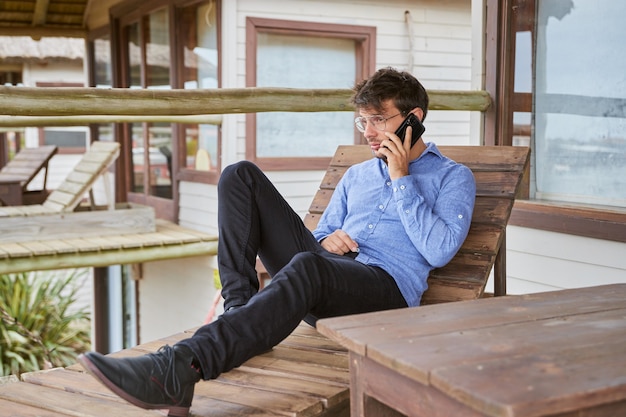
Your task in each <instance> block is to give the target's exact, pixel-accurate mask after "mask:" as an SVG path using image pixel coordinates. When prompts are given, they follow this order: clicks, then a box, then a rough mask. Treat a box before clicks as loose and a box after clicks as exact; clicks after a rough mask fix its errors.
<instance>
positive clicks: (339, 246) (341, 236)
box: [321, 229, 359, 255]
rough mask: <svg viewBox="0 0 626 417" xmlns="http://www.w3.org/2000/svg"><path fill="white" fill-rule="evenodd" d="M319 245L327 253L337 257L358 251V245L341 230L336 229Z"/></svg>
mask: <svg viewBox="0 0 626 417" xmlns="http://www.w3.org/2000/svg"><path fill="white" fill-rule="evenodd" d="M321 245H322V247H323V248H324V249H326V250H327V251H328V252H332V253H336V254H337V255H343V254H345V253H348V252H358V250H359V245H358V244H357V243H356V242H355V241H354V240H352V238H351V237H350V236H348V234H347V233H346V232H344V231H343V230H341V229H337V230H335V231H334V232H332V233H331V234H330V235H328V236H327V237H326V238H325V239H324V240H322V243H321Z"/></svg>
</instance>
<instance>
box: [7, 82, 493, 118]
mask: <svg viewBox="0 0 626 417" xmlns="http://www.w3.org/2000/svg"><path fill="white" fill-rule="evenodd" d="M351 95H352V91H351V90H350V89H313V90H311V89H293V88H262V87H250V88H230V89H226V88H220V89H204V90H180V89H178V90H148V89H141V90H135V89H128V88H110V89H104V88H63V87H56V88H55V87H48V88H40V87H8V86H2V87H0V108H1V109H2V112H3V113H4V114H5V115H13V116H78V115H113V116H117V115H135V116H139V115H160V116H172V115H199V114H224V113H258V112H272V111H289V112H324V111H354V107H353V106H352V105H351V104H350V96H351ZM429 95H430V103H431V105H430V109H432V110H473V111H485V110H486V109H487V108H488V107H489V106H490V104H491V99H490V97H489V94H488V93H487V92H485V91H429Z"/></svg>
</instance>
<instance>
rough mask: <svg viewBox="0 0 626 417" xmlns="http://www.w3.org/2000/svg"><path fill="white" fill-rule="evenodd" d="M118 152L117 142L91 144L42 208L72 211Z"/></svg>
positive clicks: (118, 145)
mask: <svg viewBox="0 0 626 417" xmlns="http://www.w3.org/2000/svg"><path fill="white" fill-rule="evenodd" d="M119 152H120V144H119V143H117V142H100V141H97V142H94V143H92V144H91V147H90V148H89V150H88V151H87V152H85V154H84V155H83V157H82V158H81V160H80V161H79V163H78V164H77V165H76V167H75V168H74V170H73V171H72V172H71V173H70V174H69V175H68V176H67V178H66V179H65V181H63V183H62V184H61V185H59V187H58V188H57V189H56V190H54V191H53V192H52V193H50V195H49V196H48V198H47V199H46V201H44V203H43V206H44V207H48V208H51V209H53V210H55V211H65V212H70V211H73V210H74V209H75V208H76V206H78V204H80V202H81V200H82V198H83V196H84V195H85V193H86V192H87V191H89V190H90V189H91V187H92V186H93V184H94V183H95V182H96V180H97V179H98V178H99V177H100V175H101V174H103V173H104V172H105V171H106V170H107V169H108V167H109V165H111V164H112V163H113V161H115V159H116V158H117V157H118V155H119Z"/></svg>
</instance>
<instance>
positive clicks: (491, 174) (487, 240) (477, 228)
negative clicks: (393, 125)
mask: <svg viewBox="0 0 626 417" xmlns="http://www.w3.org/2000/svg"><path fill="white" fill-rule="evenodd" d="M439 149H440V150H441V152H442V153H443V154H444V155H446V156H448V157H450V158H452V159H453V160H455V161H457V162H459V163H462V164H464V165H466V166H467V167H468V168H470V169H471V170H472V172H473V173H474V177H475V179H476V204H475V207H474V214H473V217H472V225H471V227H470V231H469V235H468V236H467V239H465V243H464V244H463V246H462V247H461V249H460V250H459V252H458V253H457V255H456V256H455V257H454V258H453V259H452V260H451V261H450V263H448V264H447V265H446V266H444V267H443V268H438V269H435V270H434V271H433V272H432V273H431V274H430V278H429V279H428V291H426V293H425V294H424V296H423V298H422V304H433V303H439V302H445V301H460V300H468V299H475V298H478V297H480V296H482V295H483V292H484V290H485V285H486V283H487V280H488V278H489V275H490V273H491V270H492V268H493V267H494V264H495V263H496V260H497V261H498V262H500V263H504V262H505V261H504V256H505V253H504V251H500V248H501V247H502V246H503V243H504V241H505V232H506V225H507V223H508V221H509V217H510V215H511V210H512V208H513V202H514V200H515V196H516V194H517V193H518V190H519V188H520V184H521V179H522V177H523V175H524V173H525V171H526V170H527V169H528V166H529V161H530V150H529V148H527V147H512V146H440V147H439ZM370 158H372V153H371V151H370V148H369V146H367V145H352V146H340V147H339V148H338V149H337V152H336V153H335V156H334V157H333V159H332V161H331V163H330V166H329V168H328V170H327V171H326V175H325V176H324V178H323V179H322V183H321V184H320V189H319V190H318V192H317V194H316V195H315V197H314V199H313V203H312V204H311V206H310V208H309V213H308V214H307V215H306V218H305V223H306V225H307V227H308V228H309V229H314V228H315V226H316V225H317V222H318V221H319V218H320V216H321V214H322V213H323V211H324V209H325V208H326V206H327V205H328V202H329V201H330V196H331V195H332V193H333V191H334V189H335V186H336V185H337V183H338V181H339V179H340V178H341V177H342V176H343V174H344V173H345V172H346V170H347V169H348V167H350V166H351V165H353V164H356V163H359V162H362V161H365V160H367V159H370ZM499 271H500V272H499ZM499 271H496V272H498V273H501V272H502V271H504V274H506V272H505V271H506V268H505V267H504V266H502V268H499ZM499 278H501V279H504V278H506V277H505V276H504V277H498V276H496V281H497V280H498V279H499ZM496 295H504V291H502V290H500V291H498V289H496Z"/></svg>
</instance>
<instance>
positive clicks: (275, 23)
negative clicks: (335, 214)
mask: <svg viewBox="0 0 626 417" xmlns="http://www.w3.org/2000/svg"><path fill="white" fill-rule="evenodd" d="M259 33H269V34H282V35H296V36H310V37H331V38H343V39H352V40H354V41H355V42H356V44H357V48H356V50H355V54H356V56H355V57H356V68H355V80H361V79H365V78H367V77H368V76H369V75H371V74H372V73H373V71H374V69H375V67H376V27H374V26H358V25H345V24H334V23H321V22H305V21H296V20H281V19H266V18H258V17H251V16H248V17H247V18H246V87H256V86H257V85H256V84H257V79H256V72H257V71H256V70H257V35H258V34H259ZM256 127H257V124H256V114H246V159H247V160H249V161H252V162H254V163H256V164H257V165H258V166H259V167H260V168H261V169H265V170H274V171H277V170H319V169H326V168H327V167H328V164H329V163H330V159H331V156H328V157H286V158H278V157H258V156H257V155H256V132H257V128H256ZM361 141H362V138H361V135H360V134H359V133H358V132H357V131H356V129H354V143H361Z"/></svg>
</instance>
